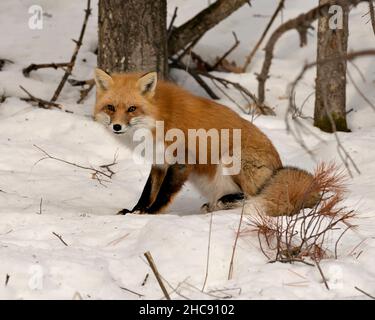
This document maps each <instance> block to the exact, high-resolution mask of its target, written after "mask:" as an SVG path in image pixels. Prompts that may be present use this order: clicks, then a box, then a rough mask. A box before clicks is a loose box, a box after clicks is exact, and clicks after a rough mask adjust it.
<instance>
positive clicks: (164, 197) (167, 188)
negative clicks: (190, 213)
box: [146, 164, 189, 214]
mask: <svg viewBox="0 0 375 320" xmlns="http://www.w3.org/2000/svg"><path fill="white" fill-rule="evenodd" d="M188 176H189V170H188V169H187V167H186V166H185V165H179V164H175V165H171V166H170V167H169V168H168V171H167V174H166V176H165V178H164V181H163V183H162V185H161V187H160V190H159V193H158V195H157V197H156V199H155V201H154V202H153V204H152V205H151V206H150V207H149V208H147V209H146V213H149V214H155V213H158V212H159V211H160V210H161V209H163V208H164V207H165V206H167V205H168V204H169V203H170V201H171V200H172V198H173V196H174V195H176V193H177V192H179V191H180V190H181V188H182V186H183V185H184V183H185V182H186V180H187V178H188Z"/></svg>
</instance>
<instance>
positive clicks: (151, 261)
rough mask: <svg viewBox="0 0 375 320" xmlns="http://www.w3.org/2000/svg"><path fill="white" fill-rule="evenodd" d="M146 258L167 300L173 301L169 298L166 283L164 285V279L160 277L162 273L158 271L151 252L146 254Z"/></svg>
mask: <svg viewBox="0 0 375 320" xmlns="http://www.w3.org/2000/svg"><path fill="white" fill-rule="evenodd" d="M144 256H145V257H146V259H147V262H148V264H149V265H150V267H151V270H152V272H153V273H154V275H155V277H156V280H157V281H158V283H159V286H160V288H161V290H162V291H163V293H164V296H165V298H166V299H167V300H171V297H170V296H169V294H168V291H167V289H166V288H165V286H164V283H163V281H162V279H161V277H160V273H159V271H158V269H157V267H156V265H155V262H154V259H153V258H152V255H151V253H150V252H149V251H147V252H145V253H144Z"/></svg>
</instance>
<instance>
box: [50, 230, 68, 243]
mask: <svg viewBox="0 0 375 320" xmlns="http://www.w3.org/2000/svg"><path fill="white" fill-rule="evenodd" d="M52 234H53V235H54V236H56V237H57V238H58V239H59V240H60V241H61V242H62V243H63V244H64V245H65V246H66V247H69V245H68V244H67V243H66V242H65V241H64V239H63V238H62V236H60V235H59V234H57V233H56V232H52Z"/></svg>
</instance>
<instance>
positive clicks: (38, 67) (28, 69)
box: [22, 62, 70, 78]
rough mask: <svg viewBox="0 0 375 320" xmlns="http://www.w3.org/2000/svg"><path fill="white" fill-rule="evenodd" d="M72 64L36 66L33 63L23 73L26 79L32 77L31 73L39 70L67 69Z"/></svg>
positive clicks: (42, 64)
mask: <svg viewBox="0 0 375 320" xmlns="http://www.w3.org/2000/svg"><path fill="white" fill-rule="evenodd" d="M69 66H70V63H69V62H61V63H54V62H52V63H41V64H35V63H32V64H30V65H29V66H28V67H26V68H24V69H22V73H23V75H24V76H25V77H27V78H28V77H29V76H30V72H31V71H35V70H39V69H45V68H53V69H58V68H62V69H63V68H65V67H69Z"/></svg>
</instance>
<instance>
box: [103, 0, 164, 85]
mask: <svg viewBox="0 0 375 320" xmlns="http://www.w3.org/2000/svg"><path fill="white" fill-rule="evenodd" d="M98 67H99V68H101V69H103V70H104V71H106V72H132V71H141V72H149V71H157V72H158V74H159V76H160V77H162V78H165V77H166V76H167V70H168V58H167V2H166V0H152V1H149V0H126V1H124V0H99V45H98Z"/></svg>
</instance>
